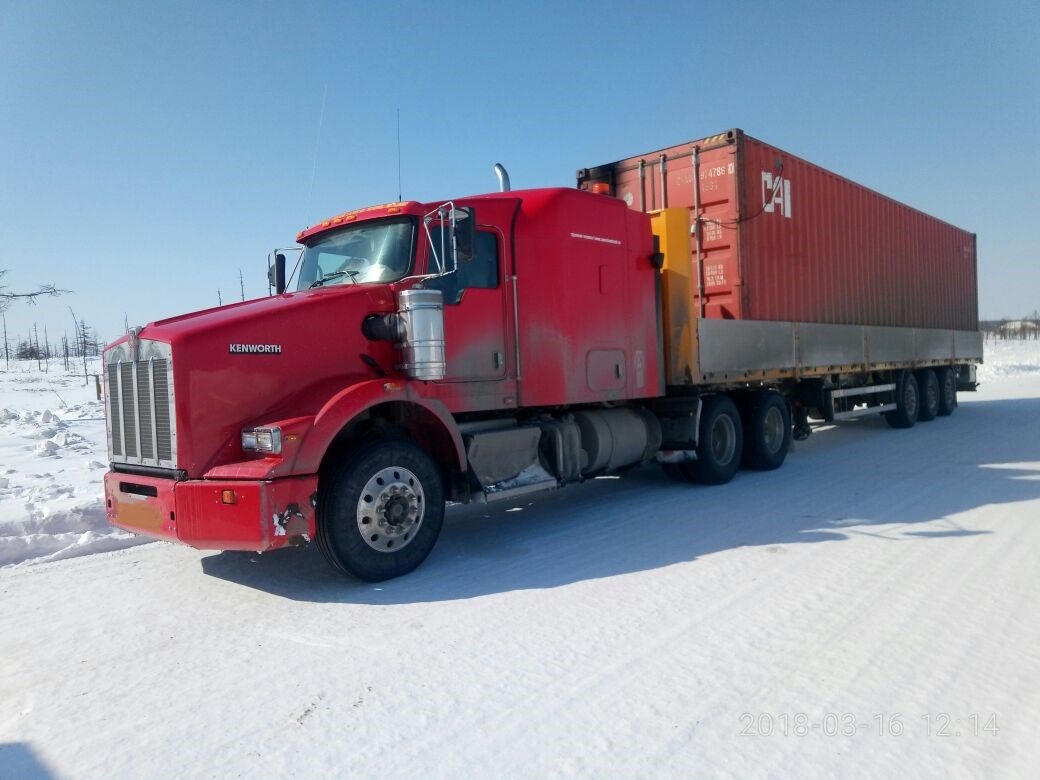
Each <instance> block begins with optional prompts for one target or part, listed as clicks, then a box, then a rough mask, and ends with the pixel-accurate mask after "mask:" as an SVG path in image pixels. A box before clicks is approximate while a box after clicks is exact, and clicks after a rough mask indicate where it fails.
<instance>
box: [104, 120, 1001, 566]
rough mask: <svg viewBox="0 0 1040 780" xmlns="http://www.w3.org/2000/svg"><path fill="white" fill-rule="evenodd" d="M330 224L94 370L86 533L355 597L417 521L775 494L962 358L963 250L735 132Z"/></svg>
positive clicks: (419, 537) (976, 338) (935, 385)
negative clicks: (557, 501) (647, 477)
mask: <svg viewBox="0 0 1040 780" xmlns="http://www.w3.org/2000/svg"><path fill="white" fill-rule="evenodd" d="M496 169H497V172H498V173H499V177H500V187H499V191H498V192H493V193H488V194H483V195H476V196H469V197H460V198H456V199H452V200H447V201H436V202H432V203H419V202H415V201H403V202H395V203H388V204H383V205H377V206H370V207H367V208H362V209H358V210H352V211H347V212H344V213H341V214H338V215H336V216H333V217H330V218H328V219H326V220H323V221H322V222H320V223H318V224H316V225H313V226H311V227H308V228H306V229H305V230H303V231H301V232H300V233H299V234H298V235H297V237H296V239H297V243H298V245H299V247H298V248H299V257H298V261H297V263H296V266H295V268H294V269H293V272H292V273H291V274H289V280H290V282H292V287H293V289H291V290H289V289H287V283H286V268H287V264H286V257H285V254H284V253H281V252H277V253H274V254H273V255H272V261H271V263H270V268H269V279H270V280H271V284H272V287H273V293H274V294H273V295H271V296H269V297H267V298H262V299H258V300H253V301H246V302H242V303H236V304H232V305H228V306H222V307H219V308H215V309H208V310H205V311H200V312H195V313H192V314H187V315H184V316H180V317H174V318H171V319H166V320H160V321H157V322H153V323H150V324H148V325H146V326H145V327H144V328H135V329H132V330H131V331H130V332H129V333H128V334H127V335H126V336H125V337H123V338H121V339H120V340H119V341H117V342H114V343H113V344H112V345H111V346H110V347H109V348H108V349H107V350H106V351H105V353H104V377H105V379H104V383H105V391H106V392H105V409H106V422H107V426H108V446H109V458H110V469H109V471H108V472H107V473H106V475H105V479H104V483H105V495H106V504H107V513H108V518H109V521H110V522H111V523H112V524H114V525H116V526H118V527H120V528H123V529H125V530H128V531H131V532H134V533H138V534H144V535H147V536H151V537H154V538H158V539H165V540H169V541H174V542H180V543H184V544H188V545H191V546H194V547H197V548H201V549H217V550H254V551H261V552H263V551H268V550H274V549H278V548H281V547H286V546H295V545H302V544H307V543H310V542H312V541H314V542H316V543H317V545H318V547H319V548H320V550H321V552H322V554H323V555H324V557H325V558H326V559H327V560H328V561H329V563H331V564H332V565H333V566H335V567H336V568H338V569H340V570H342V571H344V572H346V573H348V574H351V575H353V576H355V577H358V578H361V579H364V580H369V581H378V580H384V579H388V578H391V577H395V576H399V575H402V574H405V573H407V572H409V571H411V570H412V569H414V568H415V567H416V566H418V565H419V564H420V563H421V562H422V561H423V560H424V559H425V558H426V557H427V555H429V553H430V551H431V550H432V548H433V546H434V544H435V542H436V540H437V537H438V535H439V533H440V530H441V526H442V523H443V518H444V511H445V506H446V504H448V503H450V502H455V503H468V502H474V501H480V502H496V501H506V500H510V499H515V498H517V497H518V496H521V495H526V494H529V493H533V492H536V491H543V490H549V489H556V488H559V487H562V486H564V485H566V484H568V483H573V482H580V481H582V480H585V479H587V478H590V477H593V476H596V475H599V474H602V473H604V472H610V471H616V470H619V469H624V468H628V467H632V466H636V465H638V464H642V463H648V462H656V463H659V464H661V466H662V467H663V469H664V472H665V473H666V474H667V475H668V476H669V477H671V478H672V479H675V480H678V481H680V482H690V483H701V484H721V483H725V482H728V481H729V480H731V479H732V478H733V477H734V475H735V474H736V473H737V471H738V470H739V469H740V468H748V469H756V470H771V469H776V468H779V467H780V466H781V465H782V464H783V462H784V460H785V458H786V457H787V454H788V451H789V449H790V446H791V440H792V438H795V437H798V438H802V437H805V436H807V435H809V433H810V432H811V430H812V428H811V425H810V423H809V419H810V418H811V417H812V418H816V419H818V420H824V421H840V420H843V419H847V418H851V417H857V416H862V415H866V414H882V415H884V416H885V419H886V420H887V421H888V422H889V424H890V425H892V426H893V427H895V428H909V427H911V426H913V425H914V424H915V423H916V422H918V421H921V422H926V421H931V420H933V419H935V418H937V417H946V416H948V415H950V414H951V413H952V412H953V411H954V410H955V408H956V406H957V392H958V390H972V389H974V387H975V373H974V372H975V365H976V364H977V363H979V362H981V360H982V339H981V336H980V334H979V332H978V312H977V281H976V280H977V272H976V251H975V246H976V245H975V237H974V235H972V234H971V233H968V232H966V231H963V230H960V229H959V228H956V227H953V226H951V225H948V224H946V223H944V222H941V221H940V220H937V219H935V218H933V217H929V216H927V215H925V214H923V213H921V212H919V211H916V210H914V209H912V208H910V207H908V206H905V205H903V204H900V203H898V202H896V201H893V200H891V199H889V198H886V197H884V196H882V195H879V194H877V193H875V192H873V191H871V190H869V189H867V188H865V187H862V186H860V185H858V184H855V183H853V182H851V181H849V180H847V179H844V178H842V177H839V176H837V175H835V174H833V173H830V172H829V171H826V170H824V169H822V168H820V167H818V166H815V165H813V164H811V163H809V162H806V161H804V160H802V159H800V158H798V157H796V156H794V155H791V154H789V153H787V152H784V151H781V150H779V149H777V148H775V147H773V146H770V145H768V144H765V143H763V142H761V141H758V140H756V139H754V138H752V137H750V136H748V135H746V134H745V133H743V132H742V131H740V130H730V131H727V132H725V133H721V134H718V135H715V136H711V137H708V138H703V139H698V140H696V141H692V142H689V143H685V144H680V145H677V146H673V147H669V148H667V149H661V150H656V151H653V152H650V153H647V154H643V155H637V156H635V157H632V158H628V159H625V160H621V161H617V162H612V163H609V164H604V165H598V166H593V167H588V168H582V169H579V170H578V175H577V187H575V188H563V187H552V188H541V189H529V190H517V191H513V190H511V189H510V188H509V183H508V176H507V175H506V174H505V171H504V169H501V167H499V166H496Z"/></svg>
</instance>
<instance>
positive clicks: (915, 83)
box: [0, 0, 1040, 339]
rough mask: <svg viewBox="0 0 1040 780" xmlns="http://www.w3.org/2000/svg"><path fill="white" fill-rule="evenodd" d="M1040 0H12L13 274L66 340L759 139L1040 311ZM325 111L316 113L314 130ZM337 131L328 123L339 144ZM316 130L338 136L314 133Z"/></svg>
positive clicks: (2, 32) (6, 132) (24, 321)
mask: <svg viewBox="0 0 1040 780" xmlns="http://www.w3.org/2000/svg"><path fill="white" fill-rule="evenodd" d="M1038 8H1040V4H1038V3H1037V2H1035V0H1033V1H1032V2H987V3H979V2H972V3H961V2H950V3H947V2H934V3H926V2H870V3H857V4H853V3H830V2H823V3H797V2H778V3H739V2H729V3H700V2H675V3H669V2H658V3H645V4H644V3H633V2H624V3H620V2H563V1H562V0H561V2H554V3H549V2H545V3H542V2H524V3H491V2H486V3H470V2H463V1H462V0H455V1H454V2H451V3H438V4H436V5H434V4H432V3H430V4H427V3H414V2H406V1H404V0H401V1H399V2H395V3H383V2H357V3H346V2H343V3H327V4H326V3H301V2H293V3H289V2H285V3H269V2H236V3H226V2H206V3H189V2H183V3H149V2H144V3H136V2H135V3H95V2H87V1H85V0H77V1H76V2H64V3H53V2H45V1H43V0H28V1H25V2H23V1H21V0H14V1H12V0H0V248H2V252H3V259H2V260H0V268H7V269H9V271H10V273H9V274H8V276H7V277H6V279H5V282H6V283H7V284H8V286H9V287H11V288H28V287H32V286H33V285H35V284H37V283H41V282H44V283H46V282H49V283H54V284H57V285H58V286H61V287H66V288H68V289H71V290H73V291H74V294H73V295H68V296H65V297H63V298H61V299H59V300H55V301H42V302H41V303H40V304H39V305H37V306H35V307H27V306H24V305H15V306H14V307H12V309H11V310H9V311H8V313H7V319H8V328H9V330H10V331H11V332H12V333H11V335H12V337H13V336H14V335H15V334H18V333H21V334H24V333H25V332H26V329H27V327H28V326H29V325H30V324H31V323H32V322H33V321H34V320H35V321H37V322H39V324H40V326H41V332H42V326H43V325H44V324H45V323H46V324H47V325H48V326H49V328H50V332H51V335H52V336H53V335H54V333H55V330H60V329H61V328H63V327H65V326H66V323H70V320H71V318H70V316H69V314H68V310H67V307H68V306H69V305H71V306H72V307H73V308H74V309H75V310H76V312H77V314H79V315H81V316H82V317H84V318H85V319H86V320H87V321H88V323H90V324H92V325H94V326H96V327H97V328H98V329H99V330H100V333H101V336H102V337H103V338H106V339H111V338H114V337H116V336H117V335H118V334H119V333H120V332H121V331H122V328H123V317H124V313H125V314H126V316H127V317H128V318H129V321H130V324H138V323H144V322H147V321H150V320H153V319H158V318H160V317H163V316H167V315H171V314H175V313H180V312H183V311H190V310H193V309H199V308H204V307H207V306H211V305H215V304H216V302H217V290H218V289H219V290H220V291H221V292H222V293H223V296H224V300H225V302H226V301H228V300H234V299H237V297H238V285H239V282H238V272H239V269H242V271H243V273H244V275H245V290H246V295H247V297H256V296H259V295H262V294H266V291H267V287H266V281H265V277H264V275H265V257H266V254H267V252H268V250H269V249H271V248H272V247H274V246H284V245H286V244H291V243H293V238H294V236H295V235H296V232H297V231H298V230H299V229H300V228H302V227H303V226H305V225H307V224H311V223H313V222H316V221H318V220H319V219H320V218H322V217H324V216H327V215H329V214H332V213H336V212H339V211H342V210H345V209H347V208H353V207H357V206H361V205H365V204H370V203H378V202H384V201H387V200H392V199H395V198H396V196H397V170H396V166H397V152H396V110H397V109H398V107H399V108H400V111H401V147H402V160H403V190H404V196H405V197H406V198H414V199H418V200H432V199H434V198H438V197H446V196H451V195H460V194H469V193H473V192H480V191H488V190H493V189H494V188H495V180H494V177H493V175H492V173H491V166H492V164H493V163H495V162H496V161H501V162H502V163H504V164H505V165H506V167H507V168H508V169H509V172H510V174H511V176H512V180H513V184H514V186H515V187H525V186H542V185H567V186H569V185H572V184H573V176H574V170H575V169H576V168H578V167H581V166H586V165H593V164H597V163H602V162H606V161H609V160H613V159H618V158H620V157H625V156H629V155H631V154H636V153H640V152H643V151H647V150H650V149H653V148H657V147H662V146H666V145H669V144H673V143H678V142H681V141H685V140H689V139H692V138H695V137H697V136H703V135H708V134H711V133H715V132H718V131H721V130H724V129H727V128H730V127H742V128H744V129H745V130H747V131H748V132H749V133H751V134H752V135H755V136H758V137H760V138H762V139H764V140H766V141H769V142H770V143H773V144H776V145H777V146H779V147H781V148H783V149H785V150H788V151H790V152H792V153H795V154H798V155H801V156H803V157H807V158H809V159H811V160H813V161H814V162H817V163H820V164H822V165H824V166H827V167H830V168H832V169H834V170H836V171H838V172H839V173H842V174H844V175H846V176H849V177H850V178H853V179H856V180H858V181H860V182H863V183H864V184H867V185H869V186H871V187H873V188H875V189H878V190H880V191H882V192H884V193H886V194H888V195H891V196H893V197H895V198H897V199H899V200H902V201H904V202H906V203H909V204H911V205H913V206H916V207H918V208H920V209H922V210H924V211H927V212H929V213H931V214H934V215H936V216H938V217H941V218H942V219H945V220H947V221H949V222H952V223H954V224H956V225H959V226H961V227H964V228H966V229H969V230H972V231H974V232H976V233H978V246H979V255H980V262H979V269H980V270H979V275H980V280H979V281H980V288H981V312H982V315H983V316H984V317H1000V316H1005V315H1007V316H1018V315H1021V314H1025V313H1027V312H1031V311H1033V309H1035V308H1040V251H1038V238H1037V231H1038V225H1040V184H1038V181H1040V132H1038V131H1040V47H1038V44H1037V41H1038V40H1040V10H1038ZM323 95H324V96H325V111H324V121H323V122H319V120H320V118H321V116H322V102H323ZM319 124H320V125H321V126H320V134H319ZM319 135H320V138H319Z"/></svg>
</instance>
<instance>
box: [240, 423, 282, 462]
mask: <svg viewBox="0 0 1040 780" xmlns="http://www.w3.org/2000/svg"><path fill="white" fill-rule="evenodd" d="M242 449H244V450H250V451H252V452H270V453H271V454H272V455H279V454H281V452H282V429H281V428H279V427H277V426H275V427H273V428H252V429H247V430H244V431H242Z"/></svg>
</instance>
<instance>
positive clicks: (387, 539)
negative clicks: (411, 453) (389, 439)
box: [357, 466, 426, 553]
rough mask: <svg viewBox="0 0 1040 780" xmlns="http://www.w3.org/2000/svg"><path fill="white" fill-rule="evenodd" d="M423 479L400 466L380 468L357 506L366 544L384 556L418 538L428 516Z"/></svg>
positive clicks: (366, 487)
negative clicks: (421, 481)
mask: <svg viewBox="0 0 1040 780" xmlns="http://www.w3.org/2000/svg"><path fill="white" fill-rule="evenodd" d="M425 510H426V496H425V495H424V494H423V489H422V484H421V483H420V482H419V478H418V477H417V476H415V474H413V473H412V472H411V471H409V470H408V469H406V468H402V467H400V466H388V467H387V468H385V469H380V470H379V471H377V472H376V473H375V474H373V475H372V478H371V479H369V480H368V482H366V483H365V487H364V489H363V490H362V491H361V497H360V498H359V499H358V505H357V526H358V531H359V532H360V533H361V538H362V539H364V540H365V544H367V545H368V546H369V547H371V548H372V549H373V550H377V551H379V552H384V553H392V552H397V551H398V550H401V549H404V548H405V547H407V546H408V545H409V544H411V543H412V541H413V540H414V539H415V536H416V534H417V533H418V532H419V527H420V526H421V525H422V521H423V517H424V515H425V514H426V511H425Z"/></svg>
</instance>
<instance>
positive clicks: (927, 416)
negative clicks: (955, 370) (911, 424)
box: [917, 368, 939, 422]
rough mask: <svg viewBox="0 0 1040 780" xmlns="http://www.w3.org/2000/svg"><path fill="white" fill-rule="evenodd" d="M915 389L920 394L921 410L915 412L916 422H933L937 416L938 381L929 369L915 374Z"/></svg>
mask: <svg viewBox="0 0 1040 780" xmlns="http://www.w3.org/2000/svg"><path fill="white" fill-rule="evenodd" d="M917 389H918V390H920V392H921V408H920V410H918V412H917V421H918V422H928V421H929V420H934V419H935V416H936V415H937V414H939V380H938V379H937V378H936V376H935V372H934V371H932V369H930V368H922V369H921V370H920V371H918V372H917Z"/></svg>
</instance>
